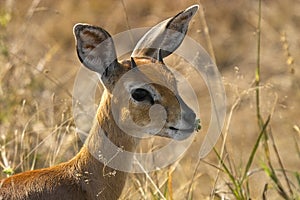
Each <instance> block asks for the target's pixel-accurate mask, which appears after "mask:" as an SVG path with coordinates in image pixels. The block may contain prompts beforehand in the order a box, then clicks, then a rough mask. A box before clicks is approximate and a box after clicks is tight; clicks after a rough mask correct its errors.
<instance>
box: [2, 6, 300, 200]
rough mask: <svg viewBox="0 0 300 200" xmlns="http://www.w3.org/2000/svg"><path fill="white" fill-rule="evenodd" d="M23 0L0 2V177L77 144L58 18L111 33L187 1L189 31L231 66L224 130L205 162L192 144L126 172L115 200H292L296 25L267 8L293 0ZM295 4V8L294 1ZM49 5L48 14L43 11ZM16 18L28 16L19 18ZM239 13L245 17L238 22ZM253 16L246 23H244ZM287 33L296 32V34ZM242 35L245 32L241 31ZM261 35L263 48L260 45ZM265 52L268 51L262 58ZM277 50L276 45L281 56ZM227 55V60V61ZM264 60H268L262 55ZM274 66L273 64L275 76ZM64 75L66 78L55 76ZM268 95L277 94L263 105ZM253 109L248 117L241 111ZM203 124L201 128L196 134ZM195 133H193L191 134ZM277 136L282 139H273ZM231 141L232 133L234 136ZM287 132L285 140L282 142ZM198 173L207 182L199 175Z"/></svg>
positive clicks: (68, 56) (69, 59) (297, 181)
mask: <svg viewBox="0 0 300 200" xmlns="http://www.w3.org/2000/svg"><path fill="white" fill-rule="evenodd" d="M24 2H25V3H24V5H23V4H22V6H20V5H21V4H18V2H17V1H13V0H7V1H2V2H0V66H1V67H0V153H1V154H0V166H1V169H2V172H3V173H2V174H1V177H6V176H9V175H11V174H13V173H18V172H21V171H26V170H31V169H35V168H41V167H47V166H49V165H54V164H56V163H59V162H61V161H64V160H67V159H68V158H70V157H72V155H74V154H75V153H76V152H77V151H78V149H79V146H78V143H77V138H76V133H75V131H74V129H75V125H74V122H73V118H72V111H71V96H72V94H71V93H72V92H70V91H71V87H69V85H72V84H73V78H74V75H75V73H76V69H77V68H76V67H74V66H75V65H79V64H78V62H77V58H76V56H75V53H74V51H73V49H72V48H73V46H72V45H70V44H73V38H72V33H71V28H72V26H71V25H69V24H68V23H67V22H66V21H67V20H68V19H69V18H70V19H71V20H70V21H72V23H76V22H81V21H85V22H88V23H95V24H98V25H101V26H103V27H104V28H106V29H107V30H109V31H111V32H118V31H121V30H125V29H126V30H127V29H128V27H137V26H139V27H144V26H150V25H153V24H155V23H156V22H158V21H160V20H161V19H164V18H166V17H169V16H171V15H172V14H174V13H176V12H177V11H178V10H180V9H183V8H184V7H187V6H190V5H191V4H192V3H200V4H201V7H200V8H201V9H200V12H199V13H198V15H197V17H198V18H197V17H196V19H195V21H193V22H192V25H191V27H190V30H191V31H189V34H191V37H192V38H194V39H195V40H197V41H200V42H201V43H202V44H203V46H205V47H206V49H208V52H209V53H210V54H211V56H212V58H213V60H215V61H216V62H217V63H218V64H219V66H221V67H222V66H223V65H226V63H230V65H229V66H227V68H224V69H222V73H223V75H224V83H225V85H226V87H227V91H228V94H229V96H228V99H229V101H228V102H229V105H228V108H229V111H228V116H227V122H226V125H225V127H224V129H223V136H222V138H221V140H220V143H219V144H218V145H217V146H216V148H215V149H214V152H212V153H211V155H209V157H208V158H205V159H204V160H197V159H198V157H196V158H195V157H193V156H194V155H195V154H197V150H198V148H195V147H191V150H189V151H188V152H187V154H186V155H185V158H184V159H183V160H182V161H178V162H176V163H174V164H173V165H172V166H170V167H169V168H166V169H160V170H159V171H156V172H151V173H144V174H134V175H132V176H130V178H129V179H128V182H127V187H126V188H125V190H124V194H123V199H168V200H169V199H170V200H172V199H174V200H176V199H188V200H198V199H204V198H205V199H274V198H275V199H276V198H277V199H279V198H282V199H300V170H299V167H298V168H296V169H295V166H297V163H299V165H298V166H300V129H299V123H300V122H299V121H297V120H299V114H298V115H297V114H295V112H294V111H292V107H293V106H294V109H297V105H298V100H300V98H299V96H300V87H299V81H298V79H299V76H298V74H297V70H298V68H297V66H298V65H297V64H298V63H297V60H296V58H294V57H293V56H292V55H297V54H299V53H300V52H299V50H298V49H296V48H295V46H296V45H297V44H298V43H297V39H296V38H297V34H295V33H298V32H299V31H297V30H299V29H297V26H296V25H295V26H290V27H287V29H286V30H285V28H286V27H282V26H280V25H278V26H276V27H274V28H273V29H272V24H271V21H270V19H273V17H272V15H271V14H270V11H269V10H272V9H274V10H275V11H276V9H275V8H276V7H275V8H274V7H272V6H274V4H276V3H278V4H280V6H278V8H280V9H279V10H280V11H282V12H284V10H285V9H286V7H288V8H290V7H289V4H293V3H294V2H293V1H292V0H289V1H285V2H283V1H282V2H279V1H278V2H274V3H273V2H272V4H270V2H266V1H261V0H258V1H251V3H249V2H250V1H249V2H248V3H245V4H246V6H248V7H247V8H249V10H246V9H247V8H245V9H244V10H243V6H242V7H238V6H239V5H240V4H239V1H236V2H226V3H224V2H223V1H213V3H212V1H201V2H200V1H196V2H192V1H191V2H183V1H176V3H174V5H171V4H170V1H157V0H154V1H135V0H132V1H128V0H120V1H117V2H116V1H112V2H108V1H105V2H104V1H101V2H100V1H96V0H95V1H86V2H85V3H83V2H76V3H74V2H71V3H70V2H60V1H53V2H52V1H51V2H50V1H49V2H43V1H34V0H27V1H24ZM10 3H12V4H11V5H16V7H18V9H17V10H19V11H21V12H20V13H17V12H16V11H15V10H14V9H12V7H9V6H10ZM42 3H45V4H42ZM40 4H41V5H40ZM75 4H76V6H75ZM77 4H78V7H77ZM175 4H176V5H175ZM227 4H228V6H226V5H227ZM253 4H255V6H254V7H252V6H253ZM95 5H97V6H95ZM137 5H138V6H137ZM179 5H180V8H179V7H178V6H179ZM181 6H182V7H181ZM235 6H236V7H235ZM265 6H266V7H267V6H269V7H268V8H265ZM293 6H294V7H295V8H299V6H297V5H293ZM20 7H22V9H24V10H22V9H21V8H20ZM79 8H80V9H79ZM87 8H88V9H87ZM91 8H92V9H94V10H91ZM214 9H215V10H214ZM53 10H54V11H55V12H53V13H55V14H49V13H50V12H52V11H53ZM48 11H49V12H48ZM225 11H227V12H225ZM277 11H278V10H277ZM43 12H45V13H43ZM21 13H25V14H24V15H23V14H21ZM103 13H104V14H103ZM267 14H268V15H270V16H269V18H267V17H266V15H267ZM280 14H281V13H276V16H277V15H278V18H276V20H278V21H280V19H281V18H282V19H283V18H284V17H285V16H287V15H288V14H287V13H283V14H281V15H280ZM24 16H27V17H26V18H25V20H24V19H23V21H22V17H24ZM78 16H80V17H78ZM228 16H230V17H228ZM251 16H254V17H251ZM264 16H265V18H264ZM52 18H53V19H52ZM67 18H68V19H67ZM298 18H299V14H297V13H295V15H293V16H292V17H290V18H288V19H291V20H289V21H290V22H293V23H294V22H295V23H297V19H298ZM220 19H222V20H220ZM241 19H244V21H243V23H244V24H242V23H241ZM253 19H255V21H254V22H253V21H251V20H253ZM40 20H42V21H43V22H42V23H41V22H40ZM52 20H53V21H54V22H53V23H52ZM287 21H288V20H287ZM198 22H199V23H198ZM278 23H279V22H278ZM30 24H33V25H34V24H35V25H36V27H40V30H39V31H32V30H31V29H30V28H29V25H30ZM61 24H62V25H61ZM70 24H71V23H70ZM228 24H229V25H228ZM245 24H246V25H245ZM249 24H250V25H249ZM246 26H250V27H251V28H253V29H255V34H254V35H255V38H256V40H255V47H253V46H254V45H253V46H247V45H249V43H247V42H245V41H244V40H249V35H250V34H249V32H250V30H249V29H245V30H244V29H243V30H241V29H242V28H244V27H246ZM252 26H253V27H252ZM16 27H23V28H22V31H23V32H22V33H23V34H22V35H20V34H18V33H17V31H15V32H14V30H17V28H16ZM278 27H279V28H278ZM298 27H300V25H299V26H298ZM63 28H65V29H63ZM292 28H293V29H292ZM228 29H230V30H232V31H231V32H230V34H232V35H233V36H232V37H229V36H228V35H229V34H228V32H226V31H228ZM278 29H280V30H278ZM290 29H292V30H295V33H294V34H293V31H291V30H290ZM18 30H19V29H18ZM20 30H21V29H20ZM251 30H252V29H251ZM243 31H244V32H243ZM35 32H37V33H39V34H37V33H35ZM245 32H246V34H249V35H247V37H246V36H244V37H242V35H243V34H245ZM274 32H275V33H276V34H275V33H274ZM45 35H46V36H45ZM264 35H268V37H264ZM277 36H278V38H277ZM226 37H227V38H226ZM32 38H34V39H32ZM231 38H234V39H236V40H231V42H233V43H234V44H232V45H231V46H226V45H228V43H226V42H227V41H230V39H231ZM274 38H275V39H274ZM276 38H277V39H278V41H279V45H281V46H279V49H280V48H282V50H278V46H276V45H277V41H275V42H274V40H276ZM26 39H28V40H29V39H32V40H30V41H33V42H31V43H30V45H31V46H30V45H29V46H28V43H24V40H25V41H26ZM266 40H267V42H269V43H271V44H270V45H265V44H264V41H266ZM49 41H50V42H49ZM53 41H54V42H53ZM224 43H225V44H226V45H225V44H224ZM239 43H240V44H239ZM23 44H26V45H23ZM245 46H246V47H245ZM274 46H275V47H274ZM271 48H274V49H271ZM71 49H72V50H71ZM270 49H271V50H272V51H271V50H270ZM267 50H270V51H271V54H267ZM278 51H279V52H280V51H283V53H282V54H283V56H282V57H280V55H279V54H278V53H279V52H278ZM227 55H230V56H228V57H226V56H227ZM239 55H242V58H240V57H239ZM270 56H273V57H276V58H272V59H266V57H270ZM263 58H265V60H264V59H263ZM59 60H60V61H61V62H59ZM244 60H245V61H244ZM273 60H275V61H276V62H275V61H273ZM281 60H284V61H283V63H285V64H286V65H287V66H288V68H287V71H288V72H289V73H288V74H287V75H286V74H284V73H285V71H284V70H282V68H280V67H281V63H279V64H278V63H277V62H278V61H281ZM224 63H225V64H224ZM245 63H246V64H245ZM249 63H250V64H249ZM247 66H250V67H251V69H250V70H249V71H247V69H245V68H247ZM285 67H286V66H285ZM232 68H235V69H236V71H238V70H239V69H240V70H241V71H242V72H241V74H242V73H244V74H243V75H244V76H245V77H246V78H244V79H243V78H239V79H237V81H238V82H237V83H235V82H234V81H235V80H234V78H231V77H232V74H233V72H232ZM277 68H280V70H281V71H280V73H279V72H278V70H277ZM55 70H57V71H55ZM243 70H244V71H243ZM276 70H277V71H276ZM234 73H236V72H234ZM57 74H59V75H60V76H61V77H63V78H61V77H60V76H58V75H57ZM270 74H272V75H277V74H280V75H286V76H287V77H288V78H285V79H284V80H286V82H288V81H289V80H290V79H291V80H292V81H291V82H292V83H291V85H288V86H285V89H281V88H280V86H276V85H275V86H270V84H269V78H270V76H271V75H270ZM241 76H242V75H241ZM66 77H67V78H66ZM68 77H71V78H70V79H68ZM249 77H250V78H249ZM290 77H292V78H290ZM247 78H249V79H251V81H250V82H251V83H248V82H247V81H248V80H247ZM65 79H66V80H67V81H62V80H65ZM228 79H229V81H228ZM195 84H198V82H195ZM245 85H246V86H245ZM245 87H246V89H245ZM231 90H233V91H234V92H233V94H232V93H230V92H231ZM283 90H286V91H283ZM268 91H272V92H273V93H275V95H273V96H272V97H273V98H272V99H268V100H267V101H266V100H265V96H267V93H268ZM201 92H202V91H200V92H199V93H201ZM273 93H272V94H273ZM230 95H231V96H230ZM285 96H288V97H285ZM202 98H204V97H203V96H201V94H199V99H200V100H201V99H202ZM245 102H246V103H245ZM295 102H296V103H295ZM201 103H202V104H201V105H200V106H202V107H200V109H201V111H202V110H204V111H205V108H204V107H205V106H207V105H208V104H209V103H206V102H203V101H201ZM205 103H206V104H205ZM246 104H250V105H249V108H250V109H248V110H247V109H245V110H243V108H245V107H247V106H248V105H246ZM251 105H253V106H252V107H251ZM247 108H248V107H247ZM289 112H290V113H289ZM252 114H253V115H254V116H255V118H251V117H249V116H251V115H252ZM201 115H202V117H203V118H205V116H204V115H209V113H208V114H207V113H205V112H204V113H203V112H202V113H201ZM236 118H240V119H239V120H237V119H236ZM242 119H248V120H249V121H247V123H249V124H250V123H251V124H255V125H254V126H253V127H252V128H251V130H250V131H249V130H246V128H245V121H243V120H242ZM203 121H204V122H205V120H203ZM241 122H242V123H241ZM278 123H280V124H278ZM291 124H292V125H291ZM279 126H281V127H284V128H282V129H280V130H281V131H282V130H284V132H282V133H281V132H280V134H279V133H278V130H277V128H278V127H279ZM205 128H206V127H205V124H204V126H203V134H204V132H205ZM249 132H250V133H251V134H252V136H253V137H251V138H252V140H251V141H246V142H245V141H243V140H242V139H241V137H240V138H238V136H240V135H243V134H249ZM233 133H238V134H233ZM201 134H202V132H201V131H200V133H199V135H200V136H201ZM283 134H284V135H285V136H284V137H278V135H283ZM233 137H236V138H237V139H232V138H233ZM291 137H292V138H293V140H292V141H293V143H292V144H290V143H287V142H285V141H283V139H288V138H291ZM249 138H250V137H249ZM230 139H231V140H230ZM287 141H288V140H287ZM194 143H195V146H196V147H198V146H199V145H201V141H200V139H198V138H196V139H195V142H194ZM240 143H241V144H242V143H243V144H244V146H242V145H241V146H242V147H241V149H233V148H234V147H236V146H237V144H240ZM282 143H284V144H285V145H288V147H287V146H285V147H286V148H285V149H284V148H283V147H284V146H283V145H282ZM232 149H233V150H232ZM290 149H295V151H292V150H290ZM237 151H243V158H240V157H239V156H238V155H239V154H236V152H237ZM195 152H196V153H195ZM290 152H291V153H290ZM287 155H288V156H290V157H291V158H292V159H293V162H294V164H293V163H292V164H291V162H290V161H289V162H287V159H286V157H288V156H287ZM295 163H296V164H295ZM205 175H206V177H209V178H207V179H205V178H204V177H205ZM261 181H262V182H261ZM204 182H205V183H204ZM206 185H208V187H209V191H208V192H207V191H204V189H203V188H204V187H205V186H206ZM254 186H257V187H260V188H258V189H257V188H255V187H254Z"/></svg>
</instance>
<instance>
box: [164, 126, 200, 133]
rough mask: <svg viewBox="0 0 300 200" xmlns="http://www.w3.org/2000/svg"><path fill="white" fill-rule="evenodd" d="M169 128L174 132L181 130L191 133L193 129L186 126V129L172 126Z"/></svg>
mask: <svg viewBox="0 0 300 200" xmlns="http://www.w3.org/2000/svg"><path fill="white" fill-rule="evenodd" d="M169 129H170V130H172V131H175V132H178V131H179V132H182V133H192V132H194V130H195V129H194V127H191V128H187V129H179V128H175V127H173V126H170V127H169Z"/></svg>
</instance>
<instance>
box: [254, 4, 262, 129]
mask: <svg viewBox="0 0 300 200" xmlns="http://www.w3.org/2000/svg"><path fill="white" fill-rule="evenodd" d="M256 33H257V59H256V70H255V86H256V91H255V92H256V116H257V120H258V125H259V127H260V128H261V127H262V125H263V120H262V117H261V112H260V87H259V86H260V67H261V66H260V53H261V0H259V1H258V22H257V29H256Z"/></svg>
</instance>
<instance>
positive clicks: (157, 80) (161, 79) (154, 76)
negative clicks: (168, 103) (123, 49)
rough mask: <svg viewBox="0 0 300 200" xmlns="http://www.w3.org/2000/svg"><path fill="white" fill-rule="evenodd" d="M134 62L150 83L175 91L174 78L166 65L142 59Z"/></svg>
mask: <svg viewBox="0 0 300 200" xmlns="http://www.w3.org/2000/svg"><path fill="white" fill-rule="evenodd" d="M135 62H136V64H137V66H138V69H139V71H140V72H141V73H142V74H143V76H144V77H145V78H147V79H148V81H149V82H150V83H153V84H155V85H161V86H162V87H166V88H168V89H170V90H172V91H174V92H175V91H177V85H176V79H175V76H174V74H173V73H172V72H171V70H170V69H169V68H168V67H167V66H166V65H164V64H162V63H159V62H152V61H151V60H150V59H143V58H142V59H135Z"/></svg>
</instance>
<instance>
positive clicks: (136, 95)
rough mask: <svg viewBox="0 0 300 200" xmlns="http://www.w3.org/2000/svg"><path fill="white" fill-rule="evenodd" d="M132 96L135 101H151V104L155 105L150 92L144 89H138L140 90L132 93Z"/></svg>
mask: <svg viewBox="0 0 300 200" xmlns="http://www.w3.org/2000/svg"><path fill="white" fill-rule="evenodd" d="M131 96H132V98H133V99H134V100H136V101H146V100H147V101H149V102H150V103H151V104H153V103H154V101H153V98H152V96H151V94H150V92H148V91H147V90H145V89H142V88H138V89H135V90H134V91H133V92H132V93H131Z"/></svg>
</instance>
